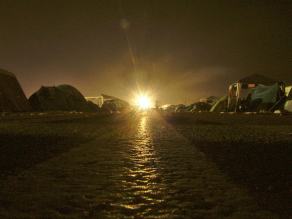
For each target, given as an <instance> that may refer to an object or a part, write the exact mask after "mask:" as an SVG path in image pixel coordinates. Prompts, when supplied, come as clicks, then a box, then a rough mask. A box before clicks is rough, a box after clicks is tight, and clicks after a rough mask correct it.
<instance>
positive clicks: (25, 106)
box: [0, 69, 30, 112]
mask: <svg viewBox="0 0 292 219" xmlns="http://www.w3.org/2000/svg"><path fill="white" fill-rule="evenodd" d="M29 110H30V105H29V102H28V100H27V98H26V96H25V94H24V92H23V90H22V88H21V86H20V84H19V82H18V80H17V78H16V77H15V75H14V74H13V73H11V72H8V71H6V70H4V69H0V111H2V112H24V111H29Z"/></svg>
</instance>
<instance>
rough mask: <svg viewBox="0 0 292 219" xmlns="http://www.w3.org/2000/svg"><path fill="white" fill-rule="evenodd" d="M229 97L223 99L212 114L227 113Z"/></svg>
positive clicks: (216, 104) (215, 106)
mask: <svg viewBox="0 0 292 219" xmlns="http://www.w3.org/2000/svg"><path fill="white" fill-rule="evenodd" d="M227 100H228V97H227V96H223V97H221V98H220V99H219V100H218V101H217V102H216V103H215V104H214V105H213V106H212V107H211V109H210V112H217V113H219V112H226V109H227Z"/></svg>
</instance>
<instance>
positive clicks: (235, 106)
mask: <svg viewBox="0 0 292 219" xmlns="http://www.w3.org/2000/svg"><path fill="white" fill-rule="evenodd" d="M258 86H259V87H258ZM265 86H266V87H265ZM269 86H271V87H270V88H268V87H269ZM257 87H258V88H257ZM273 89H274V90H273ZM275 89H276V90H277V94H280V93H281V92H280V91H281V90H283V89H284V88H283V84H282V83H281V82H278V81H276V80H274V79H271V78H268V77H266V76H263V75H259V74H252V75H250V76H247V77H244V78H242V79H239V80H238V81H237V82H235V83H233V84H231V85H230V86H229V90H228V103H227V110H228V111H231V112H237V111H247V110H249V109H247V105H248V104H249V103H247V102H249V101H250V98H251V95H252V91H254V92H255V93H254V94H253V100H254V99H257V101H259V102H260V100H261V99H262V98H263V96H264V95H267V90H269V91H270V92H271V90H273V91H275ZM255 90H256V91H255ZM263 90H266V91H265V92H263ZM258 93H261V94H262V96H261V97H259V96H258V98H257V96H255V95H256V94H258ZM272 93H273V92H272ZM266 98H268V97H265V100H264V102H267V100H266ZM276 98H279V96H278V97H276ZM276 101H278V100H275V99H273V101H271V100H269V101H268V102H269V103H271V102H273V103H275V102H276Z"/></svg>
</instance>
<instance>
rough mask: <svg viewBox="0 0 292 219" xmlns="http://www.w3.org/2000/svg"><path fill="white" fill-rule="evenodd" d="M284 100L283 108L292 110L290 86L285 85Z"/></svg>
mask: <svg viewBox="0 0 292 219" xmlns="http://www.w3.org/2000/svg"><path fill="white" fill-rule="evenodd" d="M285 94H286V102H285V105H284V110H286V111H288V112H292V86H286V88H285Z"/></svg>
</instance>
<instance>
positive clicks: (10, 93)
mask: <svg viewBox="0 0 292 219" xmlns="http://www.w3.org/2000/svg"><path fill="white" fill-rule="evenodd" d="M102 97H103V100H102V105H100V106H102V107H103V108H104V109H105V110H107V111H115V110H120V109H125V108H126V107H128V106H129V104H128V103H127V102H126V101H123V100H121V99H118V98H115V97H112V96H108V95H102ZM100 106H98V105H96V104H95V103H93V102H91V101H90V100H86V99H85V97H84V96H83V95H82V94H81V93H80V91H78V90H77V89H76V88H74V87H72V86H70V85H59V86H52V87H44V86H42V87H41V88H40V89H39V90H38V91H36V92H35V93H33V94H32V95H31V96H30V98H29V99H27V98H26V96H25V94H24V92H23V90H22V88H21V86H20V84H19V82H18V81H17V79H16V77H15V75H14V74H12V73H11V72H8V71H6V70H3V69H0V112H28V111H80V112H97V111H100V110H101V109H100Z"/></svg>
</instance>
